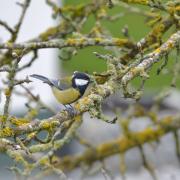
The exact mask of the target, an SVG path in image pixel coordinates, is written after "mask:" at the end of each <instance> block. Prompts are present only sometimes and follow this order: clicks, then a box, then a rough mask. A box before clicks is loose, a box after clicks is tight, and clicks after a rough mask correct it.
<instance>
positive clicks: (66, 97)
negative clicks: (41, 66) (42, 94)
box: [52, 87, 80, 105]
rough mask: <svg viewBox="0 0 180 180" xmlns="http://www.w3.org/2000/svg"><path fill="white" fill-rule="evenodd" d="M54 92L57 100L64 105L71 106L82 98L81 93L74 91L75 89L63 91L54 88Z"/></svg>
mask: <svg viewBox="0 0 180 180" xmlns="http://www.w3.org/2000/svg"><path fill="white" fill-rule="evenodd" d="M52 91H53V94H54V96H55V97H56V99H57V100H58V101H59V102H60V103H61V104H63V105H65V104H71V103H73V102H75V101H76V100H77V99H78V98H79V97H80V93H79V91H77V90H76V89H73V88H69V89H66V90H63V91H61V90H59V89H57V88H55V87H53V88H52Z"/></svg>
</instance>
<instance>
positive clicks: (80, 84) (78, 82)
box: [75, 79, 88, 86]
mask: <svg viewBox="0 0 180 180" xmlns="http://www.w3.org/2000/svg"><path fill="white" fill-rule="evenodd" d="M75 83H76V85H77V86H84V85H87V84H88V80H85V79H75Z"/></svg>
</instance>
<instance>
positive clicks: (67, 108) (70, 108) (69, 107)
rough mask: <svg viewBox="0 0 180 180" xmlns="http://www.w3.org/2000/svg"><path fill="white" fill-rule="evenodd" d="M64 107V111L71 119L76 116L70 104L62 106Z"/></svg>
mask: <svg viewBox="0 0 180 180" xmlns="http://www.w3.org/2000/svg"><path fill="white" fill-rule="evenodd" d="M64 106H65V108H66V109H65V110H66V111H67V112H68V113H69V115H70V116H71V117H72V118H73V117H74V116H75V115H76V114H77V112H76V110H75V109H74V107H73V106H71V105H70V104H67V105H64Z"/></svg>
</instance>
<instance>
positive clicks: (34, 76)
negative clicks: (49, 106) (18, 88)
mask: <svg viewBox="0 0 180 180" xmlns="http://www.w3.org/2000/svg"><path fill="white" fill-rule="evenodd" d="M30 77H33V78H36V79H39V80H41V81H42V82H43V83H46V84H49V85H50V86H53V83H52V82H51V80H50V79H48V78H47V77H45V76H42V75H38V74H32V75H30Z"/></svg>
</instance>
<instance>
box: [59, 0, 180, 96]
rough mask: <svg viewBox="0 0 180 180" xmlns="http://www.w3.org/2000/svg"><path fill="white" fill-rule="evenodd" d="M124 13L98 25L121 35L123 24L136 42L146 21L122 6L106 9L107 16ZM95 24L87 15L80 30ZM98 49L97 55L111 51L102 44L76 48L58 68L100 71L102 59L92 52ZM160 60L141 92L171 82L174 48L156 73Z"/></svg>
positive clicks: (81, 0) (70, 1) (79, 0)
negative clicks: (73, 53) (163, 65)
mask: <svg viewBox="0 0 180 180" xmlns="http://www.w3.org/2000/svg"><path fill="white" fill-rule="evenodd" d="M88 2H90V1H88V0H86V1H84V0H76V1H74V0H65V1H64V5H78V4H82V3H88ZM132 6H135V7H139V8H142V9H143V10H149V9H148V8H146V7H144V6H137V5H132ZM123 12H126V13H125V15H124V16H122V17H121V18H119V19H118V20H117V21H112V22H111V21H108V20H103V21H102V25H103V26H104V27H105V28H106V29H108V31H109V32H110V33H111V34H112V36H113V37H123V34H122V31H121V30H122V28H123V27H125V25H127V26H128V28H129V34H130V37H131V38H132V39H133V40H135V41H139V40H140V39H141V38H143V37H144V36H145V35H146V34H147V33H148V32H149V31H150V30H151V28H150V27H149V26H148V25H147V24H146V22H145V18H146V17H143V16H142V15H137V14H135V13H130V12H128V11H127V10H126V9H124V8H122V7H114V8H112V9H108V14H109V15H114V14H119V13H123ZM94 24H95V18H94V17H93V15H91V16H90V17H89V18H88V21H87V22H86V23H85V26H84V29H83V31H82V33H84V34H86V33H87V32H89V31H90V30H91V28H92V26H93V25H94ZM172 30H173V29H172V28H171V29H170V30H169V31H168V32H167V33H166V34H165V39H166V38H167V37H169V35H170V34H171V33H172ZM95 51H96V52H99V53H101V54H104V53H111V51H108V50H105V49H104V48H102V47H87V48H84V49H81V50H78V54H77V55H75V56H73V58H72V59H71V60H70V61H62V60H60V64H61V67H63V69H65V70H67V71H70V72H73V71H75V70H80V71H87V72H89V73H92V72H101V71H104V70H106V62H105V61H103V60H101V59H98V58H96V57H95V55H94V54H93V52H95ZM162 62H163V61H162V60H161V61H160V62H159V63H157V64H155V65H154V66H153V68H152V70H151V72H150V79H148V80H147V81H146V83H145V92H147V93H155V92H157V91H159V90H160V89H162V88H163V87H167V86H170V85H171V80H172V69H173V64H174V63H175V51H174V52H172V53H171V55H170V57H169V61H168V65H167V66H166V67H165V68H164V69H163V71H162V72H161V73H160V75H157V69H158V67H159V66H160V65H161V64H162ZM133 84H134V85H135V86H136V87H138V86H139V84H140V81H139V79H138V78H136V79H135V80H134V81H133ZM177 87H178V88H179V87H180V82H178V83H177Z"/></svg>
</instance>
